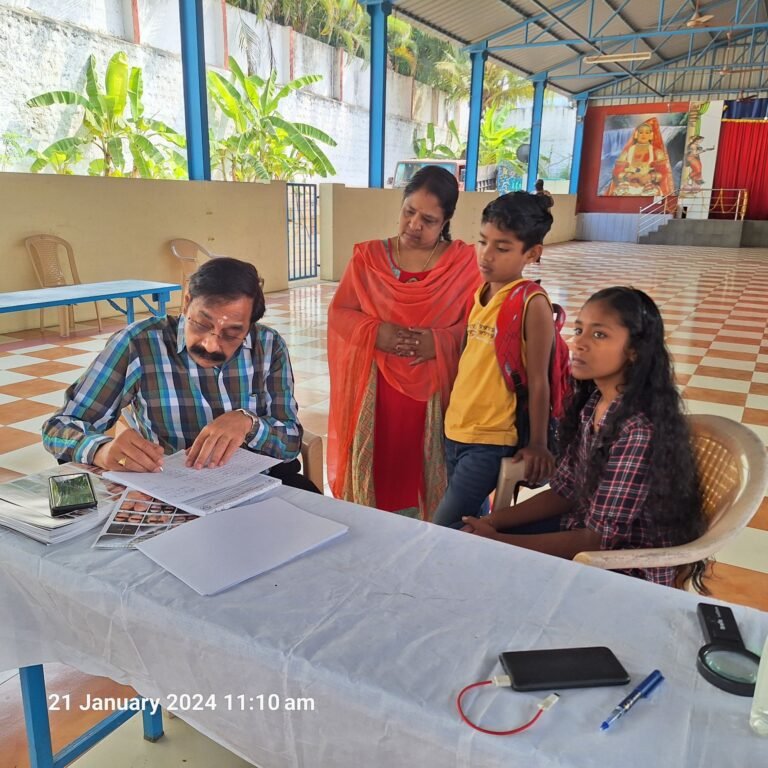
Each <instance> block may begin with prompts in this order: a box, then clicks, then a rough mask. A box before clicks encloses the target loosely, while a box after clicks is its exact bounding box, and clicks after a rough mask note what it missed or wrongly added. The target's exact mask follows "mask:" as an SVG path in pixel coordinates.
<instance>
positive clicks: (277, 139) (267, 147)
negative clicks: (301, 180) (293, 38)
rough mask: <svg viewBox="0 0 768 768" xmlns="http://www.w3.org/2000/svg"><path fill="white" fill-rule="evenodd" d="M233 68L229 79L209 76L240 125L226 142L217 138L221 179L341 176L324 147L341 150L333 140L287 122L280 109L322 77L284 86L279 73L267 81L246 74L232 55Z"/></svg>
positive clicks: (214, 93)
mask: <svg viewBox="0 0 768 768" xmlns="http://www.w3.org/2000/svg"><path fill="white" fill-rule="evenodd" d="M229 69H230V78H229V79H227V78H226V77H224V76H223V75H221V74H219V73H218V72H214V71H209V72H208V94H209V96H210V98H211V101H212V102H213V103H214V105H215V106H216V107H217V108H218V109H219V110H220V111H221V113H222V114H223V115H224V116H225V117H226V118H228V119H229V120H231V121H232V123H233V124H234V132H233V133H231V134H230V135H228V136H226V137H225V138H223V139H219V138H216V137H215V136H213V134H211V162H212V164H213V166H214V167H215V168H217V169H218V171H219V172H220V173H221V175H222V176H223V177H224V178H225V179H231V180H233V181H253V180H255V179H263V180H268V179H283V180H286V181H290V180H291V179H293V178H296V177H297V176H322V177H323V178H325V177H328V176H333V175H335V173H336V169H335V168H334V167H333V164H332V163H331V161H330V160H329V159H328V157H327V155H326V154H325V152H324V151H323V150H322V149H321V148H320V146H319V144H321V143H322V144H326V145H328V146H330V147H335V146H336V142H335V141H334V140H333V138H332V137H331V136H329V135H328V134H327V133H325V132H323V131H321V130H320V129H319V128H316V127H314V126H312V125H308V124H307V123H294V122H291V121H290V120H286V119H285V118H284V117H283V116H282V115H281V114H280V112H279V111H278V108H279V106H280V102H281V101H282V100H283V99H284V98H285V97H286V96H289V95H290V94H292V93H294V92H296V91H298V90H300V89H301V88H304V87H305V86H307V85H311V84H312V83H316V82H318V81H319V80H321V79H322V76H321V75H304V76H303V77H298V78H296V79H295V80H291V81H290V82H288V83H286V84H285V85H282V86H279V85H278V84H277V73H276V72H275V71H274V70H273V71H272V72H271V74H270V75H269V77H268V78H266V79H264V78H261V77H259V76H258V75H246V74H245V73H244V72H243V70H242V69H241V68H240V65H239V64H238V63H237V61H236V60H235V59H234V58H233V57H231V56H230V58H229Z"/></svg>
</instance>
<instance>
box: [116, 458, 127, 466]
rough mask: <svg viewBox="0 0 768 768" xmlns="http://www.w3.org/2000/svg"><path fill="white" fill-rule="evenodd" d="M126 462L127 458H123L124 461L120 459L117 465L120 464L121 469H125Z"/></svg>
mask: <svg viewBox="0 0 768 768" xmlns="http://www.w3.org/2000/svg"><path fill="white" fill-rule="evenodd" d="M125 462H126V457H125V456H123V458H122V459H118V460H117V463H118V464H119V465H120V466H121V467H124V466H125Z"/></svg>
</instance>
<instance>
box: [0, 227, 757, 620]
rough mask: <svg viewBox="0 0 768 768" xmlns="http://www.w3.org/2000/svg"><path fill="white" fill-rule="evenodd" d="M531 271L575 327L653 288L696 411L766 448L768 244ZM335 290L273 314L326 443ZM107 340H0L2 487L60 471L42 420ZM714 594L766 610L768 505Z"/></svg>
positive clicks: (632, 252)
mask: <svg viewBox="0 0 768 768" xmlns="http://www.w3.org/2000/svg"><path fill="white" fill-rule="evenodd" d="M527 274H528V276H529V277H534V278H535V277H541V278H542V280H543V283H544V285H545V287H546V288H547V289H548V291H549V293H550V295H551V296H552V298H553V300H555V301H557V302H559V303H560V304H562V305H563V306H564V307H565V309H566V311H567V312H568V315H569V324H570V322H571V321H572V320H573V318H574V317H575V315H576V312H577V311H578V309H579V307H580V306H581V305H582V304H583V302H584V300H585V299H586V298H587V297H588V296H589V295H590V294H591V293H593V292H594V291H596V290H598V289H599V288H603V287H606V286H609V285H616V284H631V285H633V286H635V287H637V288H642V289H643V290H645V291H647V292H648V293H649V294H650V295H651V296H653V297H654V299H655V300H656V301H657V302H658V303H659V305H660V306H661V308H662V313H663V315H664V320H665V325H666V329H667V334H668V343H669V346H670V349H671V351H672V353H673V355H674V358H675V367H676V372H677V377H678V381H679V384H680V387H681V390H682V392H683V395H684V397H685V399H686V401H687V404H688V408H689V409H690V411H691V412H693V413H715V414H720V415H723V416H727V417H729V418H732V419H735V420H737V421H741V422H743V423H745V424H747V425H748V426H749V427H750V428H751V429H753V430H754V431H755V432H756V433H757V434H758V435H759V436H760V437H761V438H762V439H763V440H764V441H765V442H766V443H768V336H766V322H767V321H768V305H767V304H766V299H765V296H766V295H767V294H768V249H738V250H731V249H725V248H712V249H698V248H681V247H668V246H637V245H628V244H626V243H621V244H619V243H577V242H574V243H567V244H562V245H557V246H550V247H548V248H546V250H545V253H544V258H543V260H542V263H541V265H535V266H533V267H531V268H530V271H529V272H528V273H527ZM334 291H335V284H332V283H321V284H315V285H305V286H302V287H296V288H293V289H291V290H288V291H282V292H279V293H272V294H269V296H268V300H267V314H266V317H265V319H264V322H265V323H267V324H269V325H271V326H272V327H274V328H275V329H276V330H278V331H279V332H280V333H281V334H282V335H283V336H284V338H285V340H286V343H287V344H288V348H289V350H290V353H291V359H292V362H293V368H294V373H295V377H296V381H297V386H296V397H297V400H298V402H299V405H300V415H301V420H302V423H303V424H304V426H305V427H306V428H307V429H309V430H311V431H312V432H315V433H317V434H320V435H323V436H325V435H326V433H327V424H328V392H329V384H328V369H327V357H326V316H327V309H328V304H329V302H330V300H331V298H332V296H333V293H334ZM114 323H115V324H117V321H114ZM115 327H116V326H115ZM105 330H108V329H105ZM567 330H568V328H566V331H567ZM108 336H109V333H104V334H98V333H97V332H95V329H94V328H91V327H85V326H84V325H82V324H81V325H79V326H78V329H77V331H76V333H75V334H74V335H73V336H72V337H71V338H70V339H67V340H63V339H60V338H59V337H58V335H57V331H56V329H55V328H51V329H49V332H48V333H46V334H45V335H43V336H41V334H40V332H39V331H37V330H33V331H24V332H20V333H12V334H8V335H6V336H0V481H2V480H5V479H11V478H13V477H17V476H18V475H19V474H23V473H30V472H35V471H38V470H40V469H42V468H44V467H47V466H50V465H51V464H52V459H51V457H50V456H49V455H48V454H47V453H46V452H45V451H44V450H43V449H42V446H41V443H40V438H39V430H40V424H41V422H42V421H43V419H44V418H45V417H46V415H47V414H49V413H51V412H52V411H53V410H54V408H55V407H57V406H58V405H59V404H60V403H61V400H62V395H63V390H64V389H65V388H66V386H67V385H68V384H69V383H70V382H72V381H74V380H75V379H76V378H77V377H78V376H79V375H80V374H81V373H82V371H83V370H84V368H85V366H87V365H88V364H89V363H90V361H91V360H92V359H93V357H94V356H95V354H96V352H98V350H100V349H101V348H102V346H103V344H104V340H105V339H106V338H107V337H108ZM711 588H712V589H713V591H714V592H715V594H717V595H718V596H721V597H723V598H725V599H729V600H733V601H735V602H741V603H746V604H749V605H753V606H755V607H760V608H762V609H763V610H766V609H768V501H764V502H763V505H762V506H761V508H760V511H759V512H758V514H757V515H756V517H755V519H754V520H753V521H752V523H751V525H750V526H749V528H747V529H746V530H745V531H744V532H743V534H742V535H741V536H740V537H739V539H738V541H737V542H736V543H735V544H733V545H730V546H728V547H727V548H726V549H725V550H724V551H723V552H721V553H720V554H719V556H718V564H717V566H716V567H715V573H714V578H713V579H712V580H711Z"/></svg>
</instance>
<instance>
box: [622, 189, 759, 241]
mask: <svg viewBox="0 0 768 768" xmlns="http://www.w3.org/2000/svg"><path fill="white" fill-rule="evenodd" d="M705 199H706V203H705ZM685 201H688V204H687V205H686V203H685ZM748 201H749V192H748V190H747V189H744V188H733V189H726V188H721V189H717V188H713V189H697V190H696V193H695V195H692V196H690V197H687V196H685V195H683V196H681V194H680V191H679V190H676V191H675V192H672V193H670V194H668V195H664V197H662V198H660V199H657V200H653V201H652V202H650V203H647V204H646V205H644V206H642V207H641V208H640V210H639V212H638V213H639V216H638V220H637V241H638V242H640V238H641V237H642V236H643V235H645V234H646V233H647V232H649V231H650V230H651V228H652V227H653V225H654V224H656V223H657V222H658V217H659V216H667V217H668V218H672V217H673V216H674V215H675V214H676V213H677V211H678V209H680V208H693V209H694V210H695V209H696V207H697V203H698V207H699V212H701V211H703V205H706V206H707V218H709V214H711V213H722V214H733V219H734V221H743V220H744V217H745V216H746V213H747V204H748Z"/></svg>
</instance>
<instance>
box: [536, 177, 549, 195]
mask: <svg viewBox="0 0 768 768" xmlns="http://www.w3.org/2000/svg"><path fill="white" fill-rule="evenodd" d="M534 186H535V187H536V194H537V195H546V196H547V197H549V198H552V193H551V192H550V191H549V190H548V189H544V179H536V184H535V185H534Z"/></svg>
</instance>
